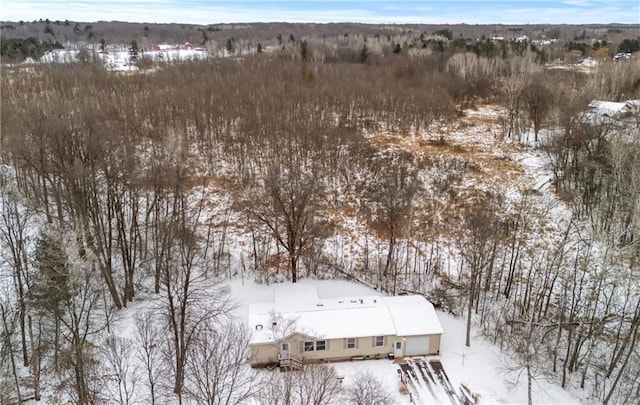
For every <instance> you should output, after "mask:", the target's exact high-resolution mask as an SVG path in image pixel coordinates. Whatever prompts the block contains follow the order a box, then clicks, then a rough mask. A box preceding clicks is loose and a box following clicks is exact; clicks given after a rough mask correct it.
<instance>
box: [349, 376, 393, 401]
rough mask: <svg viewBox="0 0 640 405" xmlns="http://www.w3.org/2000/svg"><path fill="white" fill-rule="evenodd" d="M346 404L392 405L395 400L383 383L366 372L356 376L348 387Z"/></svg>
mask: <svg viewBox="0 0 640 405" xmlns="http://www.w3.org/2000/svg"><path fill="white" fill-rule="evenodd" d="M345 402H346V403H348V404H351V405H390V404H393V402H394V399H393V396H392V394H391V391H390V390H389V387H387V386H386V385H385V383H384V382H383V381H381V380H380V379H379V378H377V377H376V376H374V375H373V374H371V373H370V372H368V371H365V372H359V373H358V374H356V375H355V376H354V377H353V379H352V380H351V382H350V383H349V385H348V386H347V387H346V389H345Z"/></svg>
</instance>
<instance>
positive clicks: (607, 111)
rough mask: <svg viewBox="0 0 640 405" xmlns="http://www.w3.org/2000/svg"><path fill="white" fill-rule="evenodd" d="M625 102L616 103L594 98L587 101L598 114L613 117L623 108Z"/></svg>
mask: <svg viewBox="0 0 640 405" xmlns="http://www.w3.org/2000/svg"><path fill="white" fill-rule="evenodd" d="M626 105H627V104H626V103H618V102H614V101H600V100H594V101H592V102H591V103H589V107H591V108H593V109H594V110H595V111H596V112H597V113H598V114H599V115H602V116H609V117H613V116H615V115H617V114H619V113H621V112H622V110H624V108H625V106H626Z"/></svg>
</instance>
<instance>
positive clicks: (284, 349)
mask: <svg viewBox="0 0 640 405" xmlns="http://www.w3.org/2000/svg"><path fill="white" fill-rule="evenodd" d="M280 358H281V359H288V358H289V343H286V342H282V343H280Z"/></svg>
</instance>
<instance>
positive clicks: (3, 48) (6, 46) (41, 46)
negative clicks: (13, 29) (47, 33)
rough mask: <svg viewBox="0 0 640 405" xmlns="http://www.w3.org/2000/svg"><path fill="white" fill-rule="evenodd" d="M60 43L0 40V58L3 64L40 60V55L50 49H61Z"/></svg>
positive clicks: (30, 39) (18, 39) (27, 39)
mask: <svg viewBox="0 0 640 405" xmlns="http://www.w3.org/2000/svg"><path fill="white" fill-rule="evenodd" d="M62 48H63V46H62V44H61V43H60V42H58V41H57V40H56V41H52V40H51V39H49V40H46V41H39V40H38V39H36V38H34V37H29V38H10V39H5V38H0V57H1V58H2V61H3V62H5V63H6V62H9V63H12V62H24V61H25V60H26V59H27V58H31V59H34V60H36V59H40V58H41V57H42V55H44V54H45V53H46V52H48V51H50V50H52V49H62Z"/></svg>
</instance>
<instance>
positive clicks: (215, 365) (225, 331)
mask: <svg viewBox="0 0 640 405" xmlns="http://www.w3.org/2000/svg"><path fill="white" fill-rule="evenodd" d="M191 350H192V354H191V356H189V359H188V360H187V368H186V371H187V373H186V378H185V387H186V392H187V395H188V396H189V397H191V398H193V399H194V400H196V401H197V402H198V403H201V404H208V405H234V404H242V403H246V402H247V401H248V400H250V399H251V398H252V397H253V396H254V395H256V394H257V393H258V392H259V391H260V389H261V376H260V374H258V373H257V372H255V371H254V370H253V369H251V368H249V367H248V363H247V359H248V355H249V334H248V332H247V330H246V329H245V328H244V327H243V326H241V325H236V324H235V323H233V322H227V323H223V324H219V323H217V322H212V321H210V322H207V324H206V325H203V327H202V328H200V330H199V331H198V333H197V336H195V338H194V343H193V345H192V348H191Z"/></svg>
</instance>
